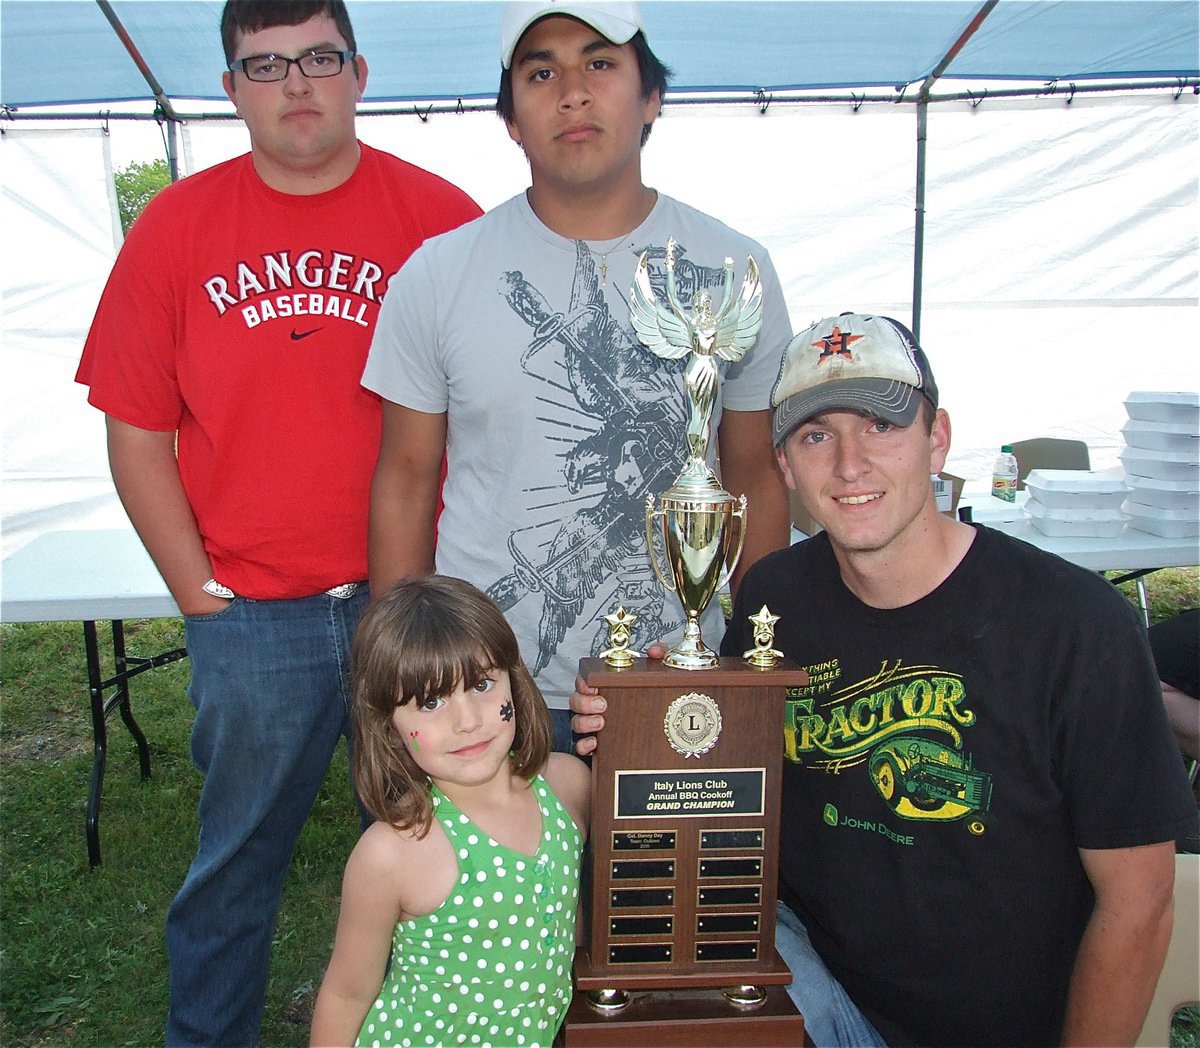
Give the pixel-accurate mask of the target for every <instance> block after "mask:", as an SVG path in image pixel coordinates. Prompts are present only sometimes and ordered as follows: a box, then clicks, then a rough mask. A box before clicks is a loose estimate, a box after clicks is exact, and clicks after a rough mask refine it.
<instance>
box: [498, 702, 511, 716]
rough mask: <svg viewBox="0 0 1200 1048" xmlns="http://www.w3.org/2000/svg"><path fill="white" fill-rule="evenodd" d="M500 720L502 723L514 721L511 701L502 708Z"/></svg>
mask: <svg viewBox="0 0 1200 1048" xmlns="http://www.w3.org/2000/svg"><path fill="white" fill-rule="evenodd" d="M500 719H501V720H502V721H510V720H512V719H513V704H512V701H511V700H509V701H508V702H506V703H505V704H504V705H503V706H501V707H500Z"/></svg>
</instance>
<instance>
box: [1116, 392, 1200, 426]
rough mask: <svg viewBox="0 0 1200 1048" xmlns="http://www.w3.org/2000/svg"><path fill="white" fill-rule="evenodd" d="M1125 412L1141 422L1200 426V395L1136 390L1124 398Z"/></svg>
mask: <svg viewBox="0 0 1200 1048" xmlns="http://www.w3.org/2000/svg"><path fill="white" fill-rule="evenodd" d="M1125 411H1126V413H1127V414H1128V415H1129V417H1130V418H1131V419H1135V420H1137V421H1141V422H1180V423H1186V424H1188V425H1191V426H1200V393H1191V392H1187V393H1155V392H1150V391H1143V390H1137V391H1135V392H1133V393H1130V394H1129V396H1128V397H1126V398H1125Z"/></svg>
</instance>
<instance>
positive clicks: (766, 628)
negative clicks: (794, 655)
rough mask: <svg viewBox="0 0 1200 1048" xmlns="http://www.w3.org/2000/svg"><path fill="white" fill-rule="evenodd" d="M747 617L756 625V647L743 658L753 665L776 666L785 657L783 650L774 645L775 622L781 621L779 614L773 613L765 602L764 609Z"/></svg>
mask: <svg viewBox="0 0 1200 1048" xmlns="http://www.w3.org/2000/svg"><path fill="white" fill-rule="evenodd" d="M747 619H748V621H749V622H750V624H751V625H752V626H753V627H754V647H753V648H751V649H750V650H749V651H747V652H745V653H744V654H743V655H742V658H743V659H745V660H746V661H747V662H748V663H750V665H751V666H763V667H770V666H774V665H775V663H777V662H778V661H779V660H780V659H782V658H783V652H782V651H776V650H775V648H773V647H772V645H773V644H774V643H775V623H777V622H778V621H779V616H778V615H772V614H771V610H770V609H769V608H768V607H767V606H766V605H765V604H764V605H763V606H762V611H760V612H759V613H758V614H757V615H749V616H747Z"/></svg>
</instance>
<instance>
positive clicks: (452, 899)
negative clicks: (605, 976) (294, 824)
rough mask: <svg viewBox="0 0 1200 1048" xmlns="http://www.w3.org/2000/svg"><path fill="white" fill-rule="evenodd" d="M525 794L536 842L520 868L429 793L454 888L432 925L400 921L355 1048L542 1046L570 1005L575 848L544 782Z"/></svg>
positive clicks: (572, 830) (578, 845) (566, 818)
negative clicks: (454, 861) (537, 830)
mask: <svg viewBox="0 0 1200 1048" xmlns="http://www.w3.org/2000/svg"><path fill="white" fill-rule="evenodd" d="M530 788H531V789H532V790H533V792H534V795H535V796H536V797H537V800H538V807H539V808H540V809H541V812H542V840H541V845H540V847H539V848H538V851H537V854H536V855H534V856H532V857H530V856H527V855H522V854H521V853H520V852H516V851H513V850H512V849H511V848H506V847H504V845H502V844H499V843H497V842H496V841H494V840H492V838H491V837H489V836H488V835H487V834H486V833H484V832H483V831H481V830H480V829H479V828H478V827H476V826H475V824H474V823H473V822H471V820H470V819H468V818H467V817H466V816H465V815H464V814H463V813H462V812H461V811H459V810H458V808H456V807H455V806H454V803H453V802H452V801H451V800H450V799H449V798H448V797H447V796H446V795H445V794H444V793H442V791H441V790H439V789H438V788H437V787H436V786H434V787H433V804H434V818H435V819H437V821H438V822H439V823H440V824H441V826H442V828H443V829H444V830H445V831H446V836H447V837H448V838H449V839H450V843H451V844H452V845H453V846H454V850H455V851H456V852H457V853H458V881H457V882H456V884H455V886H454V888H453V889H452V890H451V892H450V895H449V897H448V898H447V899H446V901H445V902H444V903H442V905H441V906H439V907H438V908H437V909H436V910H434V911H433V913H430V914H428V915H427V916H425V917H417V918H414V919H413V920H408V921H401V922H400V923H399V924H397V925H396V930H395V932H394V933H393V936H392V963H391V967H390V968H389V969H388V973H387V975H386V976H385V977H384V980H383V989H382V990H381V991H380V994H379V997H378V999H377V1000H376V1001H375V1003H374V1005H372V1007H371V1010H370V1011H369V1012H368V1013H367V1017H366V1019H365V1020H364V1021H363V1024H362V1029H361V1030H359V1033H358V1042H357V1043H358V1044H359V1045H377V1046H378V1045H384V1046H416V1045H451V1044H465V1045H492V1046H501V1045H505V1046H507V1045H549V1044H550V1043H551V1042H552V1041H553V1040H554V1035H555V1034H556V1033H557V1032H558V1028H559V1026H560V1025H561V1024H562V1020H563V1017H564V1016H565V1015H566V1011H567V1005H568V1004H569V1003H570V1001H571V962H572V959H573V957H574V953H575V911H576V904H577V902H578V897H579V859H580V854H581V852H582V851H583V838H582V836H581V835H580V833H579V830H578V828H577V827H576V825H575V823H574V821H573V820H572V819H571V816H570V815H569V814H568V813H567V811H566V809H565V808H564V807H563V806H562V805H561V804H560V803H559V801H558V798H557V797H555V796H554V793H553V792H552V791H551V789H550V787H549V786H547V785H546V781H545V779H543V778H542V777H541V776H540V775H538V776H536V777H535V778H534V779H533V781H532V782H531V783H530Z"/></svg>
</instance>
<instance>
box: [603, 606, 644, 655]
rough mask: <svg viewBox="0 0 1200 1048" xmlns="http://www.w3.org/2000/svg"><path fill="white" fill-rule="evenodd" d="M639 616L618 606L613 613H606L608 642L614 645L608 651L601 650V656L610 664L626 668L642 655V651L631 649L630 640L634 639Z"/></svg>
mask: <svg viewBox="0 0 1200 1048" xmlns="http://www.w3.org/2000/svg"><path fill="white" fill-rule="evenodd" d="M637 620H638V617H637V616H636V615H634V614H633V613H632V612H629V611H626V610H625V609H624V608H623V607H618V608H617V610H616V611H614V612H613V613H612V614H611V615H605V616H604V621H605V622H607V623H608V643H609V644H611V645H612V647H610V648H609V649H608V650H607V651H602V652H600V655H601V657H602V658H603V659H604V661H605V662H607V663H608V664H609V665H610V666H613V667H615V668H616V669H624V668H625V667H626V666H632V665H633V660H634V658H636V657H638V656H640V655H641V654H642V653H641V652H640V651H630V650H629V642H630V641H631V640H632V639H633V624H634V623H635V622H637Z"/></svg>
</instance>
